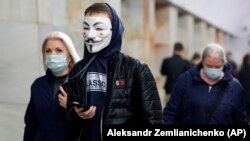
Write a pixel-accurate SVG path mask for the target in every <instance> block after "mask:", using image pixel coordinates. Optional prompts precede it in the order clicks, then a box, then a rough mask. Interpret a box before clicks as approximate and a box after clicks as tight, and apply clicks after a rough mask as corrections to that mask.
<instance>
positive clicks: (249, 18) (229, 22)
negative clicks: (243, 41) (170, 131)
mask: <svg viewBox="0 0 250 141" xmlns="http://www.w3.org/2000/svg"><path fill="white" fill-rule="evenodd" d="M169 2H171V3H173V4H174V5H176V6H178V7H181V8H183V9H184V10H187V11H188V12H190V13H192V14H194V15H196V16H198V17H200V18H202V19H204V20H206V21H208V22H209V23H211V24H213V25H215V26H217V27H219V28H221V29H223V30H225V31H226V32H229V33H232V34H234V35H238V36H240V35H241V34H245V33H247V34H249V33H250V0H169ZM244 27H246V28H247V30H244Z"/></svg>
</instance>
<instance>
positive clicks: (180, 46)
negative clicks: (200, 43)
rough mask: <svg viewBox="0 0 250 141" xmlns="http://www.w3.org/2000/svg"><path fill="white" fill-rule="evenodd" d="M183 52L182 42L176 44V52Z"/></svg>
mask: <svg viewBox="0 0 250 141" xmlns="http://www.w3.org/2000/svg"><path fill="white" fill-rule="evenodd" d="M182 50H183V45H182V43H180V42H177V43H175V44H174V51H182Z"/></svg>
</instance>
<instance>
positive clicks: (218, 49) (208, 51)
mask: <svg viewBox="0 0 250 141" xmlns="http://www.w3.org/2000/svg"><path fill="white" fill-rule="evenodd" d="M208 56H215V57H218V59H220V60H221V61H222V62H223V63H224V64H227V59H226V53H225V50H224V49H223V47H222V46H221V45H219V44H218V43H209V44H208V45H206V47H205V48H204V50H203V52H202V61H204V59H205V57H208Z"/></svg>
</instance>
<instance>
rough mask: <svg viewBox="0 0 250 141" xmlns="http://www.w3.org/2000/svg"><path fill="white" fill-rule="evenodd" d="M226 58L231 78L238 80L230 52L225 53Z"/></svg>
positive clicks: (235, 65)
mask: <svg viewBox="0 0 250 141" xmlns="http://www.w3.org/2000/svg"><path fill="white" fill-rule="evenodd" d="M226 58H227V61H228V64H229V65H230V67H231V73H232V75H233V77H235V78H238V66H237V64H236V62H235V61H234V59H233V54H232V52H231V51H227V52H226Z"/></svg>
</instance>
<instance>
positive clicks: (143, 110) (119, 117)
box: [67, 3, 163, 141]
mask: <svg viewBox="0 0 250 141" xmlns="http://www.w3.org/2000/svg"><path fill="white" fill-rule="evenodd" d="M123 31H124V28H123V25H122V22H121V20H120V19H119V17H118V16H117V14H116V12H115V10H114V9H113V8H112V7H111V6H110V5H108V4H107V3H95V4H93V5H91V6H90V7H88V8H87V9H86V11H85V18H84V21H83V37H84V41H85V45H84V59H83V60H82V61H80V62H79V63H78V64H76V65H75V66H74V68H73V69H72V71H71V72H70V74H69V80H68V82H69V84H68V91H69V93H68V104H67V105H68V106H67V115H68V119H69V121H70V122H71V123H72V125H74V126H73V127H75V130H77V131H78V132H76V133H79V134H77V135H76V138H77V139H78V140H85V141H100V140H102V128H101V127H103V125H114V124H126V125H141V124H162V123H163V119H162V107H161V102H160V97H159V94H158V91H157V87H156V83H155V80H154V77H153V75H152V73H151V71H150V69H149V68H148V66H147V65H146V64H145V63H141V62H140V61H139V60H136V59H134V58H131V57H129V56H127V55H124V54H123V53H121V52H120V51H121V46H122V34H123ZM79 105H80V106H79ZM77 126H81V127H80V128H79V129H78V128H77Z"/></svg>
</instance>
